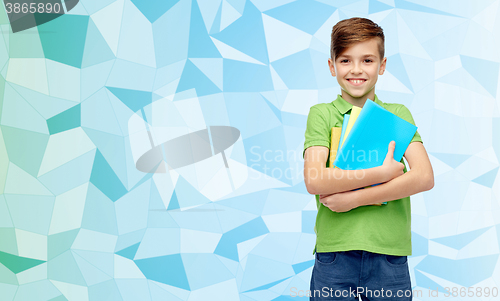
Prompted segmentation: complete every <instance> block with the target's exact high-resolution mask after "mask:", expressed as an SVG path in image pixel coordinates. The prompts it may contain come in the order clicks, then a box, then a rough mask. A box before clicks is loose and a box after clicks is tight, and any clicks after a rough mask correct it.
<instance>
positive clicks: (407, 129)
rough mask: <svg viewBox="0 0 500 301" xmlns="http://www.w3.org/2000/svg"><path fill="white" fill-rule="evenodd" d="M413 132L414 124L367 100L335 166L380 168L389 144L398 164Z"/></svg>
mask: <svg viewBox="0 0 500 301" xmlns="http://www.w3.org/2000/svg"><path fill="white" fill-rule="evenodd" d="M416 131H417V127H416V126H414V125H413V124H411V123H409V122H408V121H406V120H404V119H402V118H401V117H398V116H396V115H395V114H393V113H391V112H389V111H387V110H386V109H384V108H382V107H381V106H380V105H378V104H376V103H375V102H373V101H371V100H369V99H368V100H367V101H366V102H365V105H364V106H363V109H362V110H361V113H360V114H359V116H358V119H357V120H356V122H355V123H354V126H353V128H352V130H351V132H350V133H349V135H348V136H347V138H346V140H345V143H344V144H343V145H342V147H341V148H340V150H339V151H338V152H337V156H336V158H335V161H334V165H335V166H336V167H338V168H340V169H344V170H354V169H367V168H372V167H376V166H381V165H382V164H383V162H384V159H385V156H386V155H387V149H388V146H389V143H390V142H391V141H392V140H394V141H396V148H395V150H394V160H396V161H401V158H403V154H404V153H405V151H406V149H407V148H408V145H409V144H410V142H411V140H412V138H413V136H414V135H415V132H416Z"/></svg>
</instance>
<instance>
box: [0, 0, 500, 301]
mask: <svg viewBox="0 0 500 301" xmlns="http://www.w3.org/2000/svg"><path fill="white" fill-rule="evenodd" d="M499 4H500V1H498V0H496V1H490V0H482V1H467V0H460V1H451V0H448V1H434V0H421V1H403V0H401V1H400V0H379V1H377V0H361V1H359V0H356V1H340V0H332V1H328V0H317V1H313V0H298V1H291V0H272V1H271V0H171V1H148V0H116V1H115V0H80V2H79V3H78V4H77V5H76V6H75V7H74V8H73V9H72V10H71V11H69V12H67V13H66V14H64V15H62V16H60V17H58V18H56V19H54V20H52V21H50V22H47V23H44V24H41V25H39V26H38V27H34V28H31V29H27V30H24V31H21V32H17V33H12V31H11V28H10V24H9V19H8V18H7V14H6V13H5V9H4V7H2V8H1V9H0V24H1V25H0V29H1V34H2V37H1V39H0V75H1V76H0V104H1V106H0V193H1V195H0V300H30V301H31V300H54V301H55V300H57V301H60V300H190V301H191V300H242V301H251V300H258V301H261V300H308V299H307V298H305V297H304V298H299V297H293V296H294V294H298V292H299V291H300V290H301V291H302V293H305V290H307V289H309V280H310V275H311V270H312V266H313V263H314V257H313V255H312V251H313V247H314V243H315V234H314V230H313V226H314V221H315V217H316V204H315V200H314V196H312V195H309V194H308V193H307V191H306V189H305V186H304V180H303V175H302V171H303V159H302V148H303V143H304V131H305V126H306V118H307V114H308V112H309V108H310V107H311V106H312V105H314V104H316V103H324V102H331V101H332V100H334V99H335V98H336V95H337V94H338V93H340V88H339V86H338V84H337V82H336V80H335V79H334V78H332V77H331V76H330V74H329V71H328V68H327V59H328V55H329V45H330V32H331V28H332V26H333V25H334V24H335V23H336V22H338V21H339V20H341V19H345V18H350V17H353V16H361V17H368V18H370V19H372V20H374V21H375V22H377V23H378V24H379V25H381V26H382V27H383V29H384V31H385V35H386V56H387V58H388V63H387V71H386V73H385V74H384V75H383V76H382V77H379V82H378V83H377V95H378V96H379V98H380V99H381V100H382V101H384V102H393V103H402V104H404V105H406V106H407V107H408V108H409V109H410V111H411V112H412V114H413V117H414V119H415V122H416V125H417V126H418V131H419V133H420V134H421V136H422V139H423V141H424V145H425V147H426V149H427V152H428V153H429V157H430V159H431V161H432V165H433V168H434V174H435V186H434V188H433V189H432V190H431V191H428V192H424V193H420V194H417V195H414V196H412V197H411V202H412V241H413V255H412V256H411V257H409V263H410V271H411V277H412V285H413V286H414V289H415V290H420V291H421V292H422V293H421V294H422V296H421V297H416V298H414V300H444V299H447V300H462V299H468V300H498V299H497V298H498V297H497V298H493V297H491V295H490V296H489V297H482V298H478V297H472V298H459V297H455V298H452V297H449V298H445V297H443V296H441V297H429V288H430V289H432V290H436V289H438V290H439V291H440V292H444V288H445V287H449V288H450V289H451V288H453V287H456V288H458V289H460V288H462V287H465V288H467V287H474V290H478V289H479V288H481V290H482V291H483V294H484V292H485V288H486V287H488V288H489V290H490V291H493V292H494V288H496V289H497V293H498V289H500V263H499V261H498V256H499V253H500V252H499V241H500V206H499V205H500V180H499V177H498V171H499V162H498V158H499V157H500V139H499V137H500V115H499V110H498V108H499V104H500V100H499V99H500V98H499V96H500V94H499V93H500V92H499V90H498V87H499V76H498V75H499V63H500V56H499V55H498V54H499V49H500V34H499V32H500V6H499ZM217 126H219V127H224V128H226V129H232V130H233V132H237V134H238V135H237V136H235V139H234V141H231V143H230V145H227V147H224V148H223V149H218V148H214V144H213V143H212V142H213V141H214V139H216V138H217V132H216V131H215V129H216V127H217ZM148 133H149V134H148ZM193 133H196V135H200V136H199V137H201V138H200V139H201V140H199V141H198V142H196V144H195V143H193V142H192V140H189V139H187V140H186V139H185V137H188V136H189V137H194V136H193V135H192V134H193ZM200 133H203V135H201V134H200ZM205 134H207V135H208V136H206V135H205ZM190 135H191V136H190ZM202 136H203V137H202ZM183 137H184V138H183ZM207 137H208V138H207ZM173 139H180V140H175V141H181V140H182V139H184V140H182V141H183V143H182V147H180V146H179V147H176V145H181V144H179V143H171V144H169V143H168V142H169V141H172V140H173ZM200 141H201V142H200ZM203 141H205V142H206V143H205V142H203ZM210 141H212V142H210ZM184 142H185V143H184ZM204 143H205V144H204ZM199 145H205V146H206V147H207V152H206V154H208V155H207V156H206V157H203V158H202V159H200V158H199V157H197V156H198V155H199V153H200V152H201V150H200V147H199ZM175 156H181V157H182V158H184V159H183V160H184V161H183V162H185V164H183V166H178V167H175V168H174V167H172V166H171V165H169V162H168V160H164V159H165V158H174V157H175ZM158 158H159V159H158ZM141 160H142V161H141ZM144 160H145V161H144ZM155 160H156V161H155ZM158 160H159V161H158ZM146 161H147V163H148V164H149V165H147V166H148V169H147V170H146V172H144V171H141V170H139V169H138V166H139V165H141V164H142V163H143V162H146ZM138 162H139V163H138ZM171 164H172V163H171ZM141 166H142V165H141ZM294 292H295V293H294ZM498 294H499V295H500V293H498ZM476 296H477V294H476Z"/></svg>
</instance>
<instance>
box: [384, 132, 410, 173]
mask: <svg viewBox="0 0 500 301" xmlns="http://www.w3.org/2000/svg"><path fill="white" fill-rule="evenodd" d="M395 148H396V142H395V141H391V142H390V143H389V151H388V152H387V155H386V156H385V160H384V163H383V164H382V167H383V168H384V173H385V175H386V179H385V181H384V182H387V181H390V180H392V179H394V178H396V177H399V176H401V175H403V174H404V172H403V169H404V167H405V166H404V164H403V163H401V162H398V161H396V160H394V149H395Z"/></svg>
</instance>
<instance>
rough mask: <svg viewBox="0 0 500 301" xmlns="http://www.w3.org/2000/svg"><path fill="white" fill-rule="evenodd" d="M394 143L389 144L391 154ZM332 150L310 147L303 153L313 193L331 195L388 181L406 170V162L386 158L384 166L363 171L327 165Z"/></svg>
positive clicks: (307, 181)
mask: <svg viewBox="0 0 500 301" xmlns="http://www.w3.org/2000/svg"><path fill="white" fill-rule="evenodd" d="M394 147H395V144H390V145H389V153H391V154H392V153H393V152H394ZM328 154H329V149H328V148H327V147H324V146H311V147H309V148H307V149H306V151H305V154H304V182H305V185H306V188H307V191H308V192H309V193H310V194H332V193H339V192H344V191H349V190H353V189H356V188H360V187H366V186H370V185H373V184H378V183H381V182H386V181H389V180H390V179H393V178H395V177H397V176H399V175H400V174H402V173H403V164H402V163H400V162H397V161H395V160H394V159H393V160H392V162H391V161H389V160H387V163H386V162H384V165H382V166H377V167H373V168H368V169H362V170H341V169H338V168H326V161H327V159H328ZM363 190H364V189H363Z"/></svg>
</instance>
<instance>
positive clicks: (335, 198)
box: [319, 191, 357, 212]
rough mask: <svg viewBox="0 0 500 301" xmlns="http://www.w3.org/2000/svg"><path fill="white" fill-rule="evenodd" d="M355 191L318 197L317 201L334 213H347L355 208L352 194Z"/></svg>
mask: <svg viewBox="0 0 500 301" xmlns="http://www.w3.org/2000/svg"><path fill="white" fill-rule="evenodd" d="M354 193H355V191H344V192H339V193H334V194H323V195H321V194H320V195H319V201H320V202H321V203H322V204H323V205H325V206H326V207H328V208H330V210H332V211H334V212H347V211H349V210H351V209H354V208H356V207H357V206H356V205H355V202H354V199H353V194H354Z"/></svg>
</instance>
